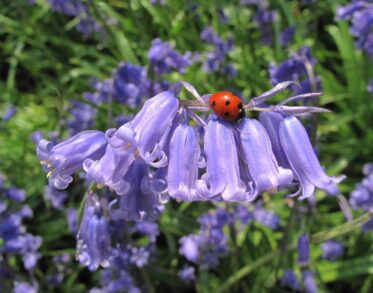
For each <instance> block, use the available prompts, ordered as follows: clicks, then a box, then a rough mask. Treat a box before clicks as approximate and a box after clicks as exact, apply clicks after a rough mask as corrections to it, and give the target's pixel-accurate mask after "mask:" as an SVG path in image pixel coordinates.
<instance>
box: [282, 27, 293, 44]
mask: <svg viewBox="0 0 373 293" xmlns="http://www.w3.org/2000/svg"><path fill="white" fill-rule="evenodd" d="M294 33H295V28H294V27H292V26H289V27H287V28H286V29H285V30H284V31H283V32H281V35H280V44H281V45H282V46H283V47H286V46H287V45H288V44H289V43H290V42H292V41H293V38H294Z"/></svg>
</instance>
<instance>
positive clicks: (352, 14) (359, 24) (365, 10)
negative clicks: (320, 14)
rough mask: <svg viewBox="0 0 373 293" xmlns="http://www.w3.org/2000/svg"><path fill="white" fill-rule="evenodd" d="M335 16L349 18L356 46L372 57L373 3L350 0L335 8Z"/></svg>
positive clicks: (368, 0) (362, 0) (367, 0)
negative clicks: (350, 0)
mask: <svg viewBox="0 0 373 293" xmlns="http://www.w3.org/2000/svg"><path fill="white" fill-rule="evenodd" d="M337 18H339V19H344V20H351V22H352V27H351V29H350V32H351V34H352V35H353V36H354V37H356V38H357V41H356V47H357V48H359V49H362V50H364V51H366V52H367V53H368V54H369V55H370V56H371V57H373V31H372V29H373V3H372V1H370V0H365V1H364V0H360V1H352V2H351V3H350V4H348V5H346V6H342V7H339V8H338V9H337Z"/></svg>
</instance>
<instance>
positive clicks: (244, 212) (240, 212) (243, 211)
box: [234, 206, 254, 225]
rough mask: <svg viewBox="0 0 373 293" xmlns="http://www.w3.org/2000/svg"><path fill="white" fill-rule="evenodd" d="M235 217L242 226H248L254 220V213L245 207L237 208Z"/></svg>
mask: <svg viewBox="0 0 373 293" xmlns="http://www.w3.org/2000/svg"><path fill="white" fill-rule="evenodd" d="M234 215H235V217H236V218H237V219H238V220H240V222H241V223H242V225H247V224H249V223H250V221H251V220H253V219H254V215H253V213H252V212H251V211H249V209H248V208H247V207H245V206H237V207H236V209H235V211H234Z"/></svg>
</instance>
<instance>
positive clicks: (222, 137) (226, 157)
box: [197, 115, 251, 201]
mask: <svg viewBox="0 0 373 293" xmlns="http://www.w3.org/2000/svg"><path fill="white" fill-rule="evenodd" d="M234 133H235V129H234V128H233V126H232V125H231V124H229V123H227V122H225V121H222V120H220V119H219V118H217V117H216V116H215V115H213V116H211V117H210V121H209V122H208V124H207V128H206V132H205V137H204V143H205V144H204V150H205V154H206V157H207V172H206V174H204V175H203V176H202V179H201V180H199V181H198V184H197V190H198V193H199V194H200V195H201V196H202V197H203V198H204V199H212V198H222V199H223V200H225V201H248V200H249V199H250V198H251V194H250V193H249V192H247V191H246V186H245V184H244V183H243V182H242V180H241V177H240V167H239V161H238V154H237V147H236V141H235V134H234Z"/></svg>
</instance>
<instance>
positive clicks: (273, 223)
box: [253, 205, 280, 230]
mask: <svg viewBox="0 0 373 293" xmlns="http://www.w3.org/2000/svg"><path fill="white" fill-rule="evenodd" d="M253 215H254V220H255V221H257V222H258V223H260V224H262V225H264V226H267V227H268V228H271V229H273V230H274V229H277V228H278V227H279V226H280V218H279V216H278V215H276V214H275V213H272V212H271V211H269V210H266V209H264V208H262V207H260V206H258V205H257V206H255V208H254V211H253Z"/></svg>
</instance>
